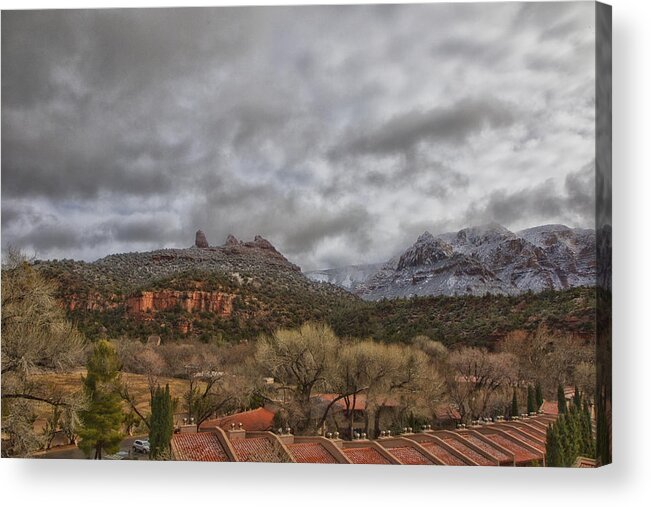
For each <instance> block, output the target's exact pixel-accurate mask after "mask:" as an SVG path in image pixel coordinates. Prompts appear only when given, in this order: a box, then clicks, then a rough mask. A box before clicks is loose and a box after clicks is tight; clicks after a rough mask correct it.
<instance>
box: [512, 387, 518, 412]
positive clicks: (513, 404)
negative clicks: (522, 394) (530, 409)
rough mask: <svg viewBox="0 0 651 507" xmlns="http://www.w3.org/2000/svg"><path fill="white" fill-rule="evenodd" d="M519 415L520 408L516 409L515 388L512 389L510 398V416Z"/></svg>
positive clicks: (516, 395) (516, 397) (516, 396)
mask: <svg viewBox="0 0 651 507" xmlns="http://www.w3.org/2000/svg"><path fill="white" fill-rule="evenodd" d="M517 415H520V410H518V394H517V392H516V390H515V389H513V399H512V400H511V417H515V416H517Z"/></svg>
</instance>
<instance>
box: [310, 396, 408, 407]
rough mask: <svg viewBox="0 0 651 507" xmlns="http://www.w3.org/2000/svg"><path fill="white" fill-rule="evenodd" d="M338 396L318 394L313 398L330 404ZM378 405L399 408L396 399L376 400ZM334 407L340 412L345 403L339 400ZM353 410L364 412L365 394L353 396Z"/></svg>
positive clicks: (398, 401) (351, 401)
mask: <svg viewBox="0 0 651 507" xmlns="http://www.w3.org/2000/svg"><path fill="white" fill-rule="evenodd" d="M338 396H339V395H338V394H333V393H320V394H317V395H315V396H314V399H316V400H319V401H321V402H324V403H330V402H331V401H332V400H334V399H335V398H337V397H338ZM348 401H349V402H350V404H351V405H352V403H353V397H352V396H350V397H349V400H348ZM376 401H377V403H378V404H380V405H383V406H385V407H398V406H400V400H399V399H398V398H397V397H384V398H380V399H378V400H376ZM334 406H335V407H337V408H340V409H342V410H346V401H345V400H344V399H343V398H341V399H339V400H337V401H336V402H335V405H334ZM354 410H366V394H364V393H359V394H358V395H357V396H355V407H354Z"/></svg>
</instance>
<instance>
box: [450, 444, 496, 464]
mask: <svg viewBox="0 0 651 507" xmlns="http://www.w3.org/2000/svg"><path fill="white" fill-rule="evenodd" d="M441 440H443V441H444V442H445V443H446V444H448V445H449V446H450V447H454V448H455V449H456V450H457V451H459V452H460V453H461V454H463V455H464V456H468V457H469V458H470V459H471V460H473V461H474V462H475V463H477V464H478V465H480V466H490V465H494V464H495V462H494V461H491V460H489V459H488V458H487V457H485V456H484V455H483V454H479V453H478V452H477V451H475V450H474V449H473V448H472V447H468V446H467V445H465V444H464V443H463V442H462V441H460V440H457V439H456V438H454V437H447V438H442V439H441Z"/></svg>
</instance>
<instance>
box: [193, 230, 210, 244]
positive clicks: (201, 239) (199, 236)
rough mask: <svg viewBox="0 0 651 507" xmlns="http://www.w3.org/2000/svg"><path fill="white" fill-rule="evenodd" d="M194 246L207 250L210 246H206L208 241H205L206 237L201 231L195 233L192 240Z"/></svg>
mask: <svg viewBox="0 0 651 507" xmlns="http://www.w3.org/2000/svg"><path fill="white" fill-rule="evenodd" d="M194 246H196V247H197V248H208V247H209V246H210V245H209V244H208V240H207V239H206V235H205V234H204V232H203V231H202V230H201V229H199V230H198V231H197V234H196V236H195V240H194Z"/></svg>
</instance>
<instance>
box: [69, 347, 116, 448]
mask: <svg viewBox="0 0 651 507" xmlns="http://www.w3.org/2000/svg"><path fill="white" fill-rule="evenodd" d="M120 368H121V365H120V361H119V359H118V355H117V353H116V352H115V349H114V348H113V346H112V345H111V344H110V343H109V342H108V341H106V340H100V341H99V342H97V344H96V345H95V350H94V351H93V354H92V355H91V357H90V359H89V360H88V364H87V365H86V369H87V372H88V373H87V375H86V377H85V378H83V382H84V391H85V394H86V397H87V399H88V405H87V408H86V409H85V410H83V411H82V412H81V413H80V420H81V424H82V428H81V429H80V431H79V436H80V438H81V440H80V442H79V447H80V448H81V449H82V450H83V451H84V452H85V453H86V454H87V455H90V454H91V453H92V452H94V455H93V458H94V459H102V451H104V452H106V453H108V454H111V453H114V452H116V451H117V450H118V449H119V448H120V442H121V441H122V437H123V435H122V432H121V431H120V430H121V426H122V420H123V414H122V406H121V400H120V395H119V392H118V389H117V384H118V381H119V374H120Z"/></svg>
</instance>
